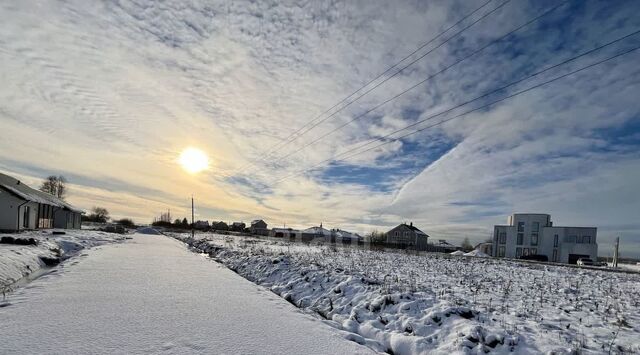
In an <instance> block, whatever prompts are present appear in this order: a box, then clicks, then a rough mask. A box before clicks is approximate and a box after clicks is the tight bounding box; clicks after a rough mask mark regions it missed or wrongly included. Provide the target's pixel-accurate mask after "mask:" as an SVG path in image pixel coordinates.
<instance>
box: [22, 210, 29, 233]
mask: <svg viewBox="0 0 640 355" xmlns="http://www.w3.org/2000/svg"><path fill="white" fill-rule="evenodd" d="M30 213H31V207H29V206H24V214H23V216H22V226H23V227H24V228H29V214H30Z"/></svg>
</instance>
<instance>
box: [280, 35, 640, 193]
mask: <svg viewBox="0 0 640 355" xmlns="http://www.w3.org/2000/svg"><path fill="white" fill-rule="evenodd" d="M637 33H640V31H635V32H633V33H632V34H629V35H627V36H624V37H622V38H620V39H617V40H615V41H612V42H609V43H607V44H606V45H603V46H600V47H598V48H596V49H594V50H590V51H589V53H592V52H594V51H596V50H598V49H601V48H604V47H606V46H608V45H610V44H613V43H615V42H618V41H621V40H622V39H625V38H628V37H630V36H632V35H635V34H637ZM638 49H640V46H638V47H634V48H632V49H629V50H626V51H623V52H621V53H618V54H616V55H613V56H611V57H608V58H606V59H603V60H600V61H597V62H595V63H592V64H589V65H586V66H584V67H581V68H579V69H576V70H573V71H570V72H568V73H566V74H563V75H560V76H557V77H555V78H553V79H550V80H547V81H544V82H542V83H539V84H536V85H533V86H531V87H528V88H526V89H523V90H520V91H517V92H515V93H513V94H511V95H508V96H505V97H502V98H500V99H497V100H494V101H492V102H490V103H487V104H484V105H481V106H479V107H476V108H474V109H471V110H468V111H465V112H463V113H461V114H458V115H455V116H453V117H450V118H447V119H444V120H442V121H439V122H436V123H434V124H432V125H429V126H426V127H423V128H420V129H418V130H415V131H411V132H409V133H407V134H404V135H402V136H399V137H394V138H391V139H390V140H388V141H385V142H383V143H381V144H378V145H376V146H373V147H371V148H368V149H366V150H363V151H360V152H355V153H354V154H351V155H347V156H346V157H342V158H340V159H337V158H338V157H341V156H343V155H345V154H348V153H351V152H354V151H356V150H358V149H360V148H362V147H364V146H367V145H369V144H371V143H373V142H376V141H381V140H383V139H385V138H388V137H389V136H391V135H393V134H396V133H398V132H401V131H404V130H406V129H408V128H410V127H414V126H416V125H418V124H420V123H423V122H425V121H427V120H429V119H431V118H433V117H435V116H437V115H441V114H443V113H446V112H450V111H452V110H453V109H456V108H459V107H461V106H464V105H466V104H468V103H470V102H473V101H476V100H478V99H480V98H482V97H486V96H488V95H490V94H492V93H495V92H497V91H501V90H504V89H505V88H507V87H509V86H512V85H515V84H516V83H518V82H522V81H524V80H526V79H529V78H531V77H532V76H536V75H539V74H541V73H543V72H546V71H548V70H551V69H553V68H556V67H558V66H560V65H562V64H566V63H568V62H570V61H572V60H575V59H577V58H580V57H582V56H584V55H587V54H588V53H586V52H585V53H582V54H580V55H578V56H576V57H573V58H571V59H568V60H566V61H564V62H562V63H559V64H556V65H553V66H551V67H548V68H546V69H544V70H542V71H539V72H537V73H534V74H532V75H530V76H529V77H527V78H523V79H519V80H517V81H516V82H513V83H510V84H508V85H506V86H503V87H501V88H499V89H496V90H493V91H491V92H489V93H486V94H484V95H482V96H479V97H477V98H475V99H473V100H470V101H467V102H465V103H462V104H460V105H457V106H455V107H453V108H451V109H448V110H446V111H443V112H441V113H438V114H436V115H434V116H430V117H428V118H425V119H423V120H421V121H418V122H416V123H414V124H411V125H409V126H407V127H404V128H402V129H400V130H397V131H395V132H392V133H390V134H388V135H386V136H384V137H380V138H377V139H375V140H373V141H371V142H369V143H367V144H365V145H361V146H358V147H356V148H353V149H349V150H347V151H345V152H343V153H340V154H338V155H336V156H334V157H332V158H329V159H326V160H323V161H321V162H320V163H318V164H315V165H313V166H312V167H310V168H307V169H304V170H301V171H298V172H296V173H293V174H290V175H288V176H285V177H284V178H282V179H280V180H277V181H275V183H274V185H275V184H278V183H280V182H282V181H284V180H286V179H289V178H291V177H294V176H297V175H300V174H302V173H305V172H307V171H311V170H313V169H315V168H317V167H318V166H320V165H322V164H324V163H326V162H328V161H337V160H345V159H349V158H351V157H354V156H356V155H360V154H364V153H366V152H369V151H371V150H374V149H377V148H379V147H381V146H384V145H386V144H389V143H392V142H395V141H398V140H401V139H403V138H406V137H408V136H410V135H413V134H416V133H419V132H422V131H424V130H427V129H429V128H432V127H435V126H439V125H441V124H444V123H446V122H449V121H451V120H454V119H456V118H459V117H462V116H466V115H468V114H470V113H473V112H476V111H479V110H482V109H485V108H487V107H490V106H493V105H495V104H496V103H499V102H502V101H505V100H508V99H510V98H513V97H515V96H518V95H521V94H524V93H526V92H529V91H531V90H534V89H537V88H540V87H542V86H545V85H548V84H551V83H553V82H555V81H558V80H560V79H563V78H566V77H568V76H570V75H573V74H576V73H579V72H582V71H584V70H587V69H590V68H592V67H595V66H597V65H600V64H603V63H605V62H608V61H610V60H613V59H615V58H618V57H621V56H623V55H626V54H629V53H631V52H633V51H636V50H638Z"/></svg>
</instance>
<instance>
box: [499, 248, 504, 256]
mask: <svg viewBox="0 0 640 355" xmlns="http://www.w3.org/2000/svg"><path fill="white" fill-rule="evenodd" d="M498 256H499V257H504V247H499V248H498Z"/></svg>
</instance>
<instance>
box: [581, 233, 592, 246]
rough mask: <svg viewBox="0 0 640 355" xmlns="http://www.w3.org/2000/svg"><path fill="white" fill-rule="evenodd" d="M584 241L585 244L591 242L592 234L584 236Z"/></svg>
mask: <svg viewBox="0 0 640 355" xmlns="http://www.w3.org/2000/svg"><path fill="white" fill-rule="evenodd" d="M582 242H583V243H585V244H591V236H590V235H585V236H582Z"/></svg>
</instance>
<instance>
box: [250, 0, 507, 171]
mask: <svg viewBox="0 0 640 355" xmlns="http://www.w3.org/2000/svg"><path fill="white" fill-rule="evenodd" d="M491 1H493V0H489V1H487V2H485V3H484V4H482V5H481V6H480V7H478V8H476V9H475V10H473V11H472V12H470V13H469V14H467V15H466V16H464V17H463V18H462V19H460V20H459V21H457V22H456V23H454V24H453V25H451V26H449V27H448V28H447V29H446V30H444V31H442V32H440V33H439V34H438V35H436V36H435V37H433V38H431V39H430V40H429V41H427V42H426V43H424V44H422V45H421V46H420V47H418V48H417V49H416V50H414V51H413V52H411V53H410V54H408V55H406V56H405V57H404V58H402V59H401V60H399V61H398V62H396V63H395V64H394V65H392V66H391V67H389V68H387V69H386V70H385V71H384V72H382V73H380V74H378V75H377V76H376V77H375V78H373V79H371V80H369V81H368V82H367V83H366V84H364V85H363V86H361V87H360V88H358V89H357V90H356V91H354V92H353V93H351V94H350V95H349V96H347V97H345V98H344V99H342V100H341V101H339V102H338V103H336V104H334V105H333V106H331V107H330V108H328V109H327V110H325V111H323V112H322V113H320V114H319V115H317V116H316V117H315V118H313V119H312V120H311V121H309V122H307V123H306V124H304V125H303V126H302V127H300V128H299V129H298V130H296V131H295V132H293V133H292V134H290V135H289V136H288V137H287V138H285V139H284V140H283V141H284V144H282V146H279V145H280V144H281V143H282V142H280V143H276V144H275V145H273V146H272V147H271V148H269V149H268V150H267V153H266V155H265V156H263V157H262V158H261V159H260V160H265V159H267V158H268V157H270V156H272V155H273V154H274V153H275V152H277V151H279V150H281V149H282V148H284V147H285V146H286V145H288V144H290V143H292V142H294V141H296V140H297V139H298V138H300V137H301V136H303V135H305V134H306V133H307V132H309V131H310V130H312V129H314V128H315V127H317V126H318V125H320V124H322V123H323V122H325V121H326V120H328V119H329V118H331V117H333V116H335V115H336V114H337V113H338V112H340V111H342V110H344V109H345V108H347V107H348V106H350V105H351V104H353V103H354V102H356V101H358V100H359V99H361V98H362V97H364V96H365V95H367V94H369V93H370V92H371V91H373V90H375V89H376V88H378V87H379V86H381V85H382V84H384V83H386V82H387V81H389V80H390V79H392V78H394V77H395V76H397V75H398V74H400V73H402V72H403V71H404V70H405V69H407V68H408V67H410V66H412V65H413V64H415V63H417V62H418V61H420V60H421V59H423V58H424V57H426V56H427V55H429V54H430V53H432V52H433V51H435V50H436V49H438V48H440V47H441V46H443V45H444V44H446V43H447V42H449V41H450V40H451V39H453V38H455V37H456V36H458V35H459V34H461V33H462V32H464V31H465V30H467V29H468V28H470V27H472V26H473V25H475V24H477V23H478V22H480V21H482V20H483V19H485V18H487V17H488V16H490V15H491V14H493V13H495V12H496V11H498V10H499V9H501V8H502V7H504V6H505V5H507V4H508V3H509V2H511V0H506V1H504V2H503V3H501V4H500V5H498V6H496V7H495V8H493V9H492V10H491V11H489V12H487V13H486V14H484V15H482V16H481V17H480V18H478V19H477V20H475V21H474V22H472V23H471V24H469V25H467V26H466V27H464V28H463V29H461V30H460V31H458V32H457V33H455V34H454V35H452V36H451V37H449V38H447V39H446V40H445V41H443V42H442V43H440V44H439V45H438V46H436V47H435V48H432V49H430V50H429V51H427V52H426V53H424V54H422V55H421V56H419V57H417V58H416V59H414V60H413V61H411V62H410V63H408V64H407V65H405V66H403V67H402V68H400V69H398V70H397V71H396V72H395V73H393V74H392V75H390V76H388V77H386V78H385V79H384V80H383V81H381V82H379V83H377V84H376V85H374V86H373V87H372V88H370V89H369V90H367V91H365V92H364V93H362V94H361V95H359V96H358V97H356V98H355V99H354V100H352V101H350V102H348V103H347V104H346V105H344V106H342V107H341V108H340V109H339V110H337V111H335V112H333V113H332V114H331V115H329V116H327V117H325V118H324V119H322V120H320V121H319V122H317V123H315V124H314V123H313V122H314V121H316V120H317V119H319V118H320V117H322V116H324V115H325V114H327V113H329V112H330V111H331V110H333V109H334V108H336V107H338V106H339V105H340V104H342V103H344V102H346V101H347V100H348V99H350V98H352V97H353V96H354V95H355V94H357V93H358V92H360V91H361V90H362V89H364V88H366V87H367V86H369V85H370V84H372V83H373V82H375V81H376V80H378V79H380V78H381V77H383V76H384V75H386V74H387V73H388V72H390V71H391V70H393V69H394V68H396V67H398V66H399V65H400V64H401V63H402V62H404V61H405V60H407V59H408V58H410V57H412V56H413V55H414V54H416V53H418V52H419V51H420V50H422V49H424V48H425V47H426V46H428V45H429V44H431V43H433V42H434V41H435V40H437V39H438V38H440V37H441V36H442V35H444V34H445V33H447V32H448V31H450V30H451V29H452V28H454V27H456V26H457V25H459V24H460V23H462V22H463V21H465V20H466V19H468V18H469V17H470V16H472V15H474V14H475V13H476V12H478V11H480V10H481V9H482V8H484V7H485V6H487V5H488V4H489V3H490V2H491ZM310 124H312V126H311V127H309V128H308V129H306V130H304V129H305V127H307V126H308V125H310ZM303 130H304V132H302V133H300V132H301V131H303ZM298 133H300V134H298ZM294 136H295V137H294ZM292 137H293V139H291V138H292ZM278 146H279V147H278ZM276 147H278V148H276ZM252 165H255V164H247V165H245V166H243V167H242V168H240V169H239V170H243V169H244V168H245V167H248V166H252Z"/></svg>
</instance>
